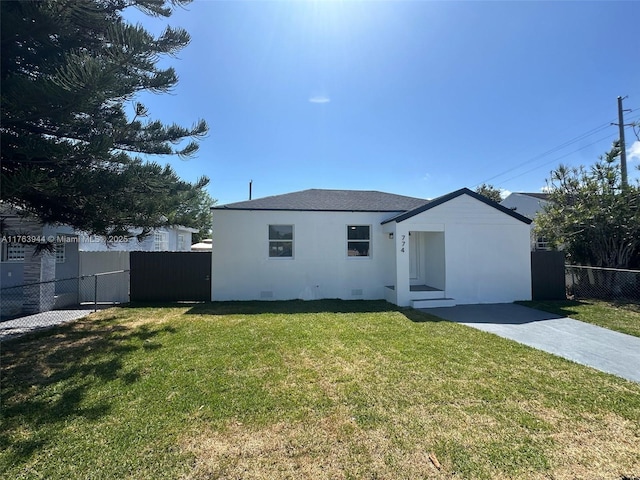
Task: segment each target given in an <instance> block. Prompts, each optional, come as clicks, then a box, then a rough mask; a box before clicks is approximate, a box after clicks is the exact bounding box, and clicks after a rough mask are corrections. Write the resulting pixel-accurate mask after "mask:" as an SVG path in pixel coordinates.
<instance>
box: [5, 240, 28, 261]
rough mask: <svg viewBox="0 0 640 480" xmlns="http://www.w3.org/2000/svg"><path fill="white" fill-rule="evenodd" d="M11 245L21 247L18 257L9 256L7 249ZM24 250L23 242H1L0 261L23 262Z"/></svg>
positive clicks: (24, 257)
mask: <svg viewBox="0 0 640 480" xmlns="http://www.w3.org/2000/svg"><path fill="white" fill-rule="evenodd" d="M12 247H14V248H15V247H18V248H21V250H22V252H21V254H20V257H19V258H9V249H10V248H12ZM26 256H27V255H26V250H25V245H24V243H7V242H2V253H1V259H0V260H1V261H2V263H24V261H25V259H26Z"/></svg>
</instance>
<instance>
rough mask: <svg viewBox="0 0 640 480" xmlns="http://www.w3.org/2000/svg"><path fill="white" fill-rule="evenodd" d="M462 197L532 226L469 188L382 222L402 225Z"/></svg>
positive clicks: (515, 213) (522, 216) (525, 219)
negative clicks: (414, 217)
mask: <svg viewBox="0 0 640 480" xmlns="http://www.w3.org/2000/svg"><path fill="white" fill-rule="evenodd" d="M461 195H468V196H470V197H472V198H475V199H476V200H478V201H480V202H482V203H484V204H486V205H488V206H490V207H492V208H495V209H496V210H499V211H501V212H502V213H505V214H507V215H509V216H511V217H513V218H515V219H516V220H520V221H521V222H523V223H526V224H530V223H531V219H530V218H527V217H525V216H524V215H520V214H519V213H517V212H515V211H513V210H511V209H509V208H507V207H504V206H502V205H500V204H499V203H496V202H494V201H492V200H489V199H488V198H487V197H485V196H484V195H480V194H479V193H476V192H474V191H472V190H469V189H468V188H461V189H460V190H456V191H455V192H451V193H448V194H446V195H443V196H441V197H438V198H435V199H433V200H431V201H430V202H428V203H426V204H424V205H421V206H419V207H417V208H414V209H413V210H410V211H408V212H405V213H401V214H400V215H396V216H395V217H392V218H389V219H388V220H385V221H384V222H382V224H383V225H384V224H385V223H390V222H396V223H400V222H403V221H404V220H407V219H408V218H411V217H413V216H415V215H418V214H420V213H422V212H426V211H427V210H430V209H432V208H434V207H437V206H438V205H442V204H443V203H446V202H448V201H450V200H453V199H454V198H457V197H459V196H461Z"/></svg>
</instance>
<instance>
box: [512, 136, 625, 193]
mask: <svg viewBox="0 0 640 480" xmlns="http://www.w3.org/2000/svg"><path fill="white" fill-rule="evenodd" d="M612 138H615V133H610V134H609V135H606V136H604V137H602V138H599V139H598V140H596V141H594V142H591V143H589V144H587V145H583V146H582V147H580V148H578V149H576V150H573V151H571V152H569V153H565V154H564V155H561V156H559V157H556V158H554V159H553V160H549V161H548V162H545V163H542V164H540V165H536V166H535V167H533V168H531V169H529V170H525V171H524V172H522V173H519V174H518V175H514V176H513V177H510V178H507V179H506V180H502V182H501V183H506V182H510V181H511V180H515V179H516V178H520V177H522V176H523V175H526V174H527V173H531V172H534V171H536V170H538V169H539V168H542V167H544V166H546V165H549V164H551V163H553V162H557V161H558V160H562V159H563V158H565V157H568V156H569V155H573V154H574V153H577V152H579V151H580V150H584V149H585V148H587V147H591V146H592V145H595V144H596V143H600V142H602V141H604V140H606V139H612Z"/></svg>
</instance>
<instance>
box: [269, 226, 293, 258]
mask: <svg viewBox="0 0 640 480" xmlns="http://www.w3.org/2000/svg"><path fill="white" fill-rule="evenodd" d="M269 257H272V258H293V225H269Z"/></svg>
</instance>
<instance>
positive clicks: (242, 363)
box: [0, 301, 640, 480]
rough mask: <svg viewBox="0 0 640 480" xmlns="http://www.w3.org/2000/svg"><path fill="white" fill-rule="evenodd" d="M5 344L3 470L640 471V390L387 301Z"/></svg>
mask: <svg viewBox="0 0 640 480" xmlns="http://www.w3.org/2000/svg"><path fill="white" fill-rule="evenodd" d="M1 349H2V351H1V362H2V385H1V387H2V390H1V395H2V397H1V402H2V404H1V406H2V425H1V428H0V478H12V479H22V478H34V479H36V478H46V479H65V480H67V479H85V478H91V479H112V478H118V479H125V478H131V479H154V480H155V479H162V478H167V479H175V478H179V479H194V480H200V479H216V478H220V479H223V478H224V479H265V480H266V479H270V480H271V479H281V478H292V479H310V478H313V479H329V478H330V479H399V478H405V479H419V478H430V479H431V478H432V479H507V478H525V479H526V478H531V479H543V478H544V479H551V478H553V479H594V478H598V479H617V480H622V479H631V478H636V477H639V476H640V447H639V445H640V385H639V384H636V383H633V382H628V381H624V380H622V379H619V378H617V377H614V376H611V375H607V374H603V373H599V372H597V371H594V370H591V369H589V368H586V367H582V366H579V365H576V364H573V363H571V362H569V361H566V360H563V359H561V358H557V357H554V356H551V355H548V354H545V353H542V352H539V351H536V350H533V349H531V348H528V347H525V346H521V345H519V344H516V343H514V342H510V341H507V340H503V339H500V338H498V337H496V336H493V335H490V334H487V333H483V332H480V331H477V330H474V329H471V328H467V327H465V326H462V325H459V324H455V323H449V322H445V321H439V320H438V319H437V318H435V317H431V316H428V315H426V314H423V313H420V312H416V311H412V310H397V309H395V308H394V307H393V306H391V305H390V304H387V303H385V302H342V301H320V302H297V301H296V302H273V303H259V302H247V303H221V304H207V305H195V306H181V307H179V308H177V307H171V308H157V307H153V308H151V307H130V308H126V307H125V308H115V309H110V310H105V311H102V312H98V313H97V314H93V315H91V316H90V317H88V318H87V319H86V320H83V321H80V322H77V323H75V324H72V325H67V326H64V327H60V328H58V329H56V330H52V331H48V332H42V333H38V334H34V335H32V336H30V337H24V338H22V339H16V340H12V341H9V342H5V343H3V344H2V345H1ZM430 455H432V456H433V457H434V458H436V459H437V460H436V462H435V463H438V464H439V465H440V467H441V468H440V469H439V470H438V469H437V468H436V467H435V466H434V462H433V461H431V460H430V458H429V456H430Z"/></svg>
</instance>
